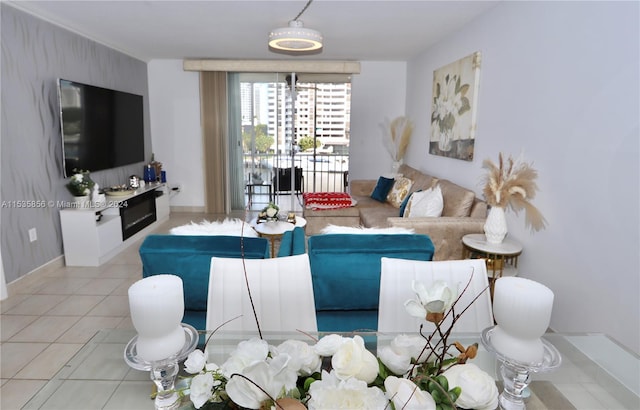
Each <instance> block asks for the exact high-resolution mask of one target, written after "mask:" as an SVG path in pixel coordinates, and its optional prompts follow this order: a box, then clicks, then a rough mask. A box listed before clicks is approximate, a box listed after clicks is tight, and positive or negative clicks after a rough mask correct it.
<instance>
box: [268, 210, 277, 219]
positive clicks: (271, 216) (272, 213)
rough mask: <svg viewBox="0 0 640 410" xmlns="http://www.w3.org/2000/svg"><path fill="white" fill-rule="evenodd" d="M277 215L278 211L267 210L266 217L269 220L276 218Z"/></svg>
mask: <svg viewBox="0 0 640 410" xmlns="http://www.w3.org/2000/svg"><path fill="white" fill-rule="evenodd" d="M277 213H278V210H277V209H276V208H267V216H268V217H269V218H273V217H274V216H276V214H277Z"/></svg>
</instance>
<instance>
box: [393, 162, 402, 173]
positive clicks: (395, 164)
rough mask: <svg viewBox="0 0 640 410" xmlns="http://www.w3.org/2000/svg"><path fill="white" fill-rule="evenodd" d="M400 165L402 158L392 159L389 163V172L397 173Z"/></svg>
mask: <svg viewBox="0 0 640 410" xmlns="http://www.w3.org/2000/svg"><path fill="white" fill-rule="evenodd" d="M400 165H402V160H401V159H400V160H398V161H393V164H391V173H392V174H393V176H396V175H399V173H398V171H399V170H400Z"/></svg>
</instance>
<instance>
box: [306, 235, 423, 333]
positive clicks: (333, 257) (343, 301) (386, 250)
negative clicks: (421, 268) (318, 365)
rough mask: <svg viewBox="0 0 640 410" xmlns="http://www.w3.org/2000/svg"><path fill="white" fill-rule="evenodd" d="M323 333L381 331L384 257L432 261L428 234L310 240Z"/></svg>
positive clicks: (330, 236)
mask: <svg viewBox="0 0 640 410" xmlns="http://www.w3.org/2000/svg"><path fill="white" fill-rule="evenodd" d="M307 247H308V253H309V262H310V263H311V276H312V279H313V293H314V299H315V304H316V318H317V321H318V330H319V331H321V332H323V331H326V332H334V331H335V332H338V331H339V332H349V331H353V330H363V329H367V330H376V329H377V327H378V300H379V294H380V270H381V262H380V260H381V258H382V257H383V256H385V257H389V258H400V259H412V260H422V261H430V260H432V259H433V254H434V252H435V249H434V246H433V243H432V242H431V239H430V238H429V236H427V235H418V234H396V235H389V234H328V235H314V236H311V237H309V240H308V244H307Z"/></svg>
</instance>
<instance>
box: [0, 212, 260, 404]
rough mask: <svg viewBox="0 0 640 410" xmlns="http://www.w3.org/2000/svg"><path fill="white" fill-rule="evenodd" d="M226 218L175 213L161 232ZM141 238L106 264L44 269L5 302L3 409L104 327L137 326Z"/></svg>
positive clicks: (0, 324) (1, 305)
mask: <svg viewBox="0 0 640 410" xmlns="http://www.w3.org/2000/svg"><path fill="white" fill-rule="evenodd" d="M231 216H233V217H240V218H244V217H245V215H243V213H238V214H232V215H231ZM224 217H225V216H224V215H213V214H197V213H182V214H181V213H173V214H172V215H171V217H170V220H169V221H168V222H166V223H164V224H162V225H160V226H159V227H158V228H157V229H156V230H155V232H156V233H165V232H168V230H169V229H170V228H171V227H174V226H179V225H183V224H185V223H189V222H191V221H192V220H193V221H194V222H199V221H201V220H202V219H207V220H210V221H213V220H218V219H221V218H224ZM247 217H248V216H247ZM141 242H142V240H139V241H137V242H134V243H132V244H131V246H129V247H128V248H127V249H126V250H124V251H123V252H121V253H120V254H119V255H118V256H116V257H115V258H113V259H112V260H111V261H109V262H107V263H106V264H104V265H102V266H100V267H60V268H58V269H56V270H54V271H52V272H48V273H45V274H42V277H41V278H39V280H37V281H35V282H34V283H33V284H31V285H28V286H25V287H22V288H21V289H19V290H18V291H17V293H15V294H12V295H10V296H9V298H7V299H5V300H4V301H2V302H0V311H1V315H0V381H1V384H0V386H1V387H0V409H2V410H14V409H20V408H21V407H22V406H23V405H24V404H25V403H27V402H28V401H29V399H31V397H32V396H33V395H34V394H35V393H36V392H38V390H40V389H41V388H42V387H43V386H44V384H45V383H46V382H47V380H49V379H50V378H51V377H53V376H54V375H55V374H56V373H57V372H58V371H59V370H60V369H61V368H62V367H63V366H64V364H65V363H66V362H68V361H69V359H71V358H72V357H73V355H75V354H76V353H77V352H78V350H79V349H80V348H81V347H82V346H83V345H84V344H85V343H86V342H87V341H89V339H91V337H93V336H94V335H95V333H96V332H97V331H98V330H100V329H106V328H131V329H133V325H132V323H131V319H130V317H129V301H128V298H127V290H128V289H129V286H131V284H133V283H134V282H135V281H137V280H139V279H141V278H142V273H141V269H142V265H141V263H140V257H139V255H138V248H139V246H140V244H141Z"/></svg>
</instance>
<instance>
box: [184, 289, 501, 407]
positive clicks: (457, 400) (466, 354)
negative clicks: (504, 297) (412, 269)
mask: <svg viewBox="0 0 640 410" xmlns="http://www.w3.org/2000/svg"><path fill="white" fill-rule="evenodd" d="M467 287H468V285H467ZM467 287H465V288H464V289H463V291H462V293H464V292H465V291H466V290H467ZM413 289H414V291H415V293H416V299H415V300H409V301H407V302H406V303H405V307H406V310H407V312H408V313H409V314H411V315H415V316H419V317H421V318H425V319H426V320H428V321H430V322H432V323H434V324H435V327H436V328H435V330H434V331H433V332H432V333H427V334H425V333H423V331H422V326H421V327H420V331H419V332H418V333H417V334H414V335H398V336H396V337H395V338H394V339H393V340H392V341H391V343H390V344H389V345H388V346H382V347H379V349H378V352H377V353H378V354H377V357H376V356H375V355H374V354H373V353H371V352H370V351H369V350H367V349H366V347H365V342H364V339H363V338H362V337H361V336H359V335H355V336H353V337H345V336H342V335H338V334H330V335H327V336H324V337H322V338H320V340H313V342H310V343H307V342H304V341H301V340H287V341H285V342H283V343H281V344H279V345H277V346H271V345H269V344H268V342H267V341H265V340H263V339H261V338H253V339H250V340H246V341H242V342H240V343H239V344H238V346H237V348H236V350H234V351H233V352H232V353H231V354H230V355H229V357H228V358H227V359H226V360H225V361H224V362H223V363H221V364H220V365H218V364H214V363H210V362H208V361H207V354H206V353H205V352H206V349H205V351H202V350H195V351H194V352H192V353H191V354H190V355H189V357H188V358H187V360H186V361H185V363H184V367H185V371H186V372H187V373H190V374H194V375H195V376H193V377H192V378H191V380H190V385H189V387H187V388H185V389H183V390H182V391H181V392H180V394H183V395H186V394H190V399H191V401H192V403H193V405H194V406H195V408H197V409H201V408H202V409H206V408H237V407H240V408H249V409H276V408H277V409H310V410H312V409H337V408H341V409H380V410H382V409H397V410H400V409H421V410H429V409H443V410H447V409H455V408H465V409H482V410H484V409H495V408H496V407H497V405H498V389H497V387H496V384H495V381H494V379H493V378H492V377H491V376H489V375H488V374H487V373H485V372H484V371H482V370H481V369H480V368H478V367H477V366H475V365H474V364H472V363H467V360H468V359H472V358H474V357H475V356H476V353H477V349H478V345H477V344H473V345H471V346H468V347H465V346H463V345H462V344H460V343H459V342H454V343H449V342H448V338H449V336H450V334H451V331H452V329H453V326H454V324H455V322H456V320H457V319H458V318H459V317H460V315H462V314H463V313H464V311H465V310H466V309H467V308H468V307H469V306H470V305H471V304H470V305H469V306H467V307H465V308H464V309H462V310H461V311H460V313H456V314H454V306H455V304H456V303H457V302H458V301H459V299H460V297H459V296H458V295H457V293H458V292H457V291H456V290H454V289H452V288H450V287H449V286H448V285H447V284H446V283H444V282H442V281H438V282H435V283H434V284H433V286H432V287H431V288H427V287H426V286H424V285H423V284H421V283H419V282H414V283H413ZM484 291H487V289H484V290H483V292H484ZM462 293H461V294H462ZM479 296H480V295H477V296H476V297H475V298H474V299H473V301H472V302H471V303H473V302H474V301H475V300H476V299H477V298H478V297H479ZM449 316H450V317H451V319H452V320H451V325H450V326H449V328H446V329H445V328H442V326H441V325H442V324H443V323H444V320H445V319H446V318H447V317H449ZM214 334H215V331H214V332H213V334H212V335H211V336H210V337H209V339H208V340H207V344H208V343H210V342H211V338H212V336H214ZM205 346H206V344H205Z"/></svg>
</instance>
